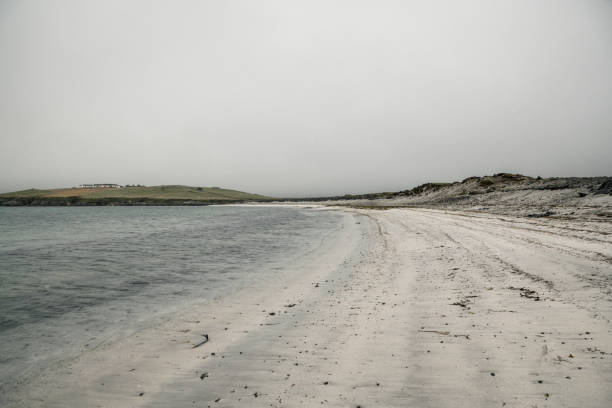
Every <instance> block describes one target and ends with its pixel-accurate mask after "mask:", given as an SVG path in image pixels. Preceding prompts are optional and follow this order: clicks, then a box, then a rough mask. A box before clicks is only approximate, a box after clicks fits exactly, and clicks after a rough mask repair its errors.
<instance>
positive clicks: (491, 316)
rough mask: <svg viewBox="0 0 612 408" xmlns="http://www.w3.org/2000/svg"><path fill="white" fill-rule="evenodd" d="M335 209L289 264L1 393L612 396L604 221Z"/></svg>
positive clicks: (146, 399)
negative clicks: (303, 254)
mask: <svg viewBox="0 0 612 408" xmlns="http://www.w3.org/2000/svg"><path fill="white" fill-rule="evenodd" d="M321 210H322V211H324V210H325V209H324V208H321ZM344 211H347V212H349V214H350V215H349V216H347V217H346V220H345V222H344V225H343V231H342V234H341V237H340V238H339V239H337V240H334V241H333V242H326V244H325V245H324V246H323V247H321V248H319V249H318V250H317V251H316V252H315V253H313V254H311V255H310V256H309V257H307V259H303V260H302V261H300V262H298V263H296V264H295V266H294V267H292V268H289V269H288V270H286V271H282V273H281V274H280V275H278V274H277V275H274V277H273V278H272V277H271V278H270V279H263V280H262V281H261V282H259V283H258V284H257V285H256V286H255V287H251V288H248V289H246V290H241V291H238V292H235V293H233V294H232V295H231V296H227V297H224V298H222V299H216V300H214V301H211V302H206V303H203V304H201V305H199V306H197V307H194V308H193V309H192V310H190V312H189V313H188V314H185V315H182V316H181V317H180V318H179V319H174V320H169V321H167V322H166V323H164V324H162V325H161V326H160V327H156V328H150V329H147V330H144V331H141V332H139V333H138V334H136V335H133V336H130V337H127V338H125V339H124V340H123V341H121V342H119V343H114V344H110V345H104V344H103V345H100V346H99V347H98V348H97V349H96V350H94V351H90V352H88V353H85V354H83V355H82V356H81V357H80V358H79V359H77V360H76V361H73V362H71V363H70V364H68V365H66V366H65V367H61V368H60V369H55V370H53V371H52V372H49V373H44V374H42V375H41V377H40V378H39V379H38V380H37V381H35V382H33V383H32V384H30V385H27V386H25V387H24V390H23V392H22V393H21V394H20V397H19V399H18V400H15V401H14V403H15V406H38V407H237V406H244V407H295V406H307V407H314V406H330V407H400V406H401V407H406V406H411V407H495V406H497V407H502V406H505V407H536V406H537V407H602V408H603V407H609V406H610V404H611V402H612V389H611V388H610V384H612V323H611V322H610V319H612V225H611V223H609V222H607V223H605V222H579V221H575V220H574V221H571V222H569V221H568V222H566V221H562V220H548V219H546V220H543V219H526V218H514V217H511V216H499V215H487V214H484V213H467V212H458V211H443V210H426V209H390V210H373V209H372V210H367V209H345V210H344ZM203 334H207V335H208V336H209V341H208V342H206V343H205V344H202V345H201V346H199V347H196V348H193V346H194V345H196V344H198V343H199V342H201V341H202V340H203V339H204V337H203V336H202V335H203Z"/></svg>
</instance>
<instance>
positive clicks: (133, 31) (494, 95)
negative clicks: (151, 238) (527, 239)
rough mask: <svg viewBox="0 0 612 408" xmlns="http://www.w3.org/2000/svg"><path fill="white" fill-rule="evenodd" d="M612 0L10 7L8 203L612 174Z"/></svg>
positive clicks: (5, 33)
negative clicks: (112, 190)
mask: <svg viewBox="0 0 612 408" xmlns="http://www.w3.org/2000/svg"><path fill="white" fill-rule="evenodd" d="M610 73H612V2H610V1H603V0H592V1H591V0H575V1H564V0H550V1H534V0H529V1H520V0H519V1H495V0H482V1H475V0H472V1H469V0H468V1H461V2H458V1H451V0H448V1H443V0H440V1H431V0H427V1H389V0H385V1H355V0H351V1H333V2H330V1H316V0H315V1H299V2H298V1H287V0H278V1H257V2H255V1H247V0H244V1H172V2H166V1H128V2H126V1H123V0H122V1H84V0H71V1H68V0H57V1H53V2H50V1H11V0H1V1H0V192H5V191H12V190H17V189H23V188H30V187H37V188H47V187H64V186H72V185H77V184H81V183H104V182H108V183H120V184H127V183H129V184H132V183H140V184H147V185H156V184H189V185H200V186H223V187H228V188H234V189H239V190H245V191H249V192H256V193H261V194H268V195H276V196H304V195H326V194H343V193H359V192H373V191H381V190H399V189H405V188H408V187H412V186H414V185H416V184H419V183H421V182H426V181H451V180H460V179H462V178H464V177H467V176H472V175H483V174H487V173H493V172H500V171H509V172H521V173H525V174H528V175H533V176H536V175H541V176H564V175H573V176H594V175H612V155H611V153H610V152H612V115H611V114H610V112H611V108H612V75H611V74H610Z"/></svg>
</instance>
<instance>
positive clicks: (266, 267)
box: [0, 206, 342, 393]
mask: <svg viewBox="0 0 612 408" xmlns="http://www.w3.org/2000/svg"><path fill="white" fill-rule="evenodd" d="M341 219H342V215H340V214H339V213H335V212H329V211H313V210H309V209H304V208H286V207H280V206H279V207H265V206H262V207H241V206H210V207H101V208H98V207H80V208H61V207H39V208H29V207H21V208H0V231H1V234H0V281H1V282H2V285H1V286H0V368H1V369H0V372H1V373H2V374H0V384H1V385H0V390H2V391H3V393H4V392H8V389H7V387H12V386H13V385H14V383H15V381H16V380H18V381H27V380H28V378H29V377H30V376H32V375H35V374H36V373H38V372H40V371H41V370H44V369H46V368H48V367H49V366H50V365H57V364H61V363H62V362H65V361H68V360H69V359H70V358H71V357H74V356H77V355H79V354H81V353H83V352H87V351H88V350H93V349H95V348H97V347H99V346H100V345H102V344H105V343H108V342H112V341H113V340H116V339H118V338H121V337H122V336H126V335H129V334H130V333H133V332H135V331H138V330H140V329H143V328H146V327H151V326H152V325H155V324H156V322H158V321H159V320H160V319H164V318H168V316H171V315H172V314H175V313H178V312H180V311H181V310H184V309H185V308H188V307H189V305H190V304H193V303H197V302H201V301H203V300H206V299H211V298H214V297H222V296H223V295H224V294H228V293H230V292H231V291H234V290H237V289H240V288H244V287H246V286H248V285H249V283H251V282H253V281H255V280H257V279H259V278H260V277H262V276H263V275H264V274H265V275H266V276H268V277H269V276H270V273H272V274H273V273H274V271H275V270H281V269H282V268H283V267H284V266H285V265H287V264H288V263H290V262H293V261H294V260H295V259H296V258H299V257H301V256H304V255H305V254H307V253H309V252H310V251H313V250H314V249H315V248H316V247H317V245H319V244H320V242H321V241H322V240H323V239H324V238H325V237H326V236H328V235H330V234H333V232H334V231H335V230H336V229H337V228H339V225H340V221H341Z"/></svg>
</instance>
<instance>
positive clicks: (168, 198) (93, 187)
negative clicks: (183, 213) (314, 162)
mask: <svg viewBox="0 0 612 408" xmlns="http://www.w3.org/2000/svg"><path fill="white" fill-rule="evenodd" d="M271 199H272V198H270V197H265V196H262V195H258V194H250V193H245V192H242V191H237V190H228V189H224V188H219V187H190V186H180V185H164V186H142V185H125V186H121V185H119V184H113V183H101V184H81V185H79V186H78V187H72V188H59V189H50V190H39V189H29V190H22V191H15V192H12V193H5V194H0V205H2V206H99V205H211V204H231V203H243V202H248V201H269V200H271Z"/></svg>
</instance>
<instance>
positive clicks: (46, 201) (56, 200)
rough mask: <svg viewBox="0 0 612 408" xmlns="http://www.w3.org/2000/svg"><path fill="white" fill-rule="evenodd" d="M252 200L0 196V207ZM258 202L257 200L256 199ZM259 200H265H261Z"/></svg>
mask: <svg viewBox="0 0 612 408" xmlns="http://www.w3.org/2000/svg"><path fill="white" fill-rule="evenodd" d="M247 202H255V201H254V200H184V199H155V198H130V199H126V198H116V197H107V198H96V199H87V198H82V197H8V198H4V197H0V207H104V206H208V205H215V204H244V203H247ZM257 202H259V201H257ZM261 202H266V200H262V201H261Z"/></svg>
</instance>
